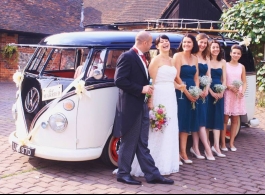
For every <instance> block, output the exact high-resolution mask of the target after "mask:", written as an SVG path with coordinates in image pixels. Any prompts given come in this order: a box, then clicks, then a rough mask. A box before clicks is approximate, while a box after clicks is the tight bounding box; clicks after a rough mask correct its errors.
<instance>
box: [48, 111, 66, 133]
mask: <svg viewBox="0 0 265 195" xmlns="http://www.w3.org/2000/svg"><path fill="white" fill-rule="evenodd" d="M48 122H49V125H50V127H51V128H52V130H54V131H55V132H57V133H61V132H63V131H65V129H66V127H67V125H68V121H67V119H66V117H65V116H64V115H63V114H61V113H57V114H53V115H52V116H50V118H49V121H48Z"/></svg>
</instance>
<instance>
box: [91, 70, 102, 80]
mask: <svg viewBox="0 0 265 195" xmlns="http://www.w3.org/2000/svg"><path fill="white" fill-rule="evenodd" d="M102 75H103V73H102V71H101V69H98V68H97V69H95V70H94V71H93V77H94V78H95V79H97V80H99V79H101V78H102Z"/></svg>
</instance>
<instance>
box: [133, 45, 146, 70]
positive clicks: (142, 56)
mask: <svg viewBox="0 0 265 195" xmlns="http://www.w3.org/2000/svg"><path fill="white" fill-rule="evenodd" d="M133 51H135V53H137V54H138V55H139V53H138V50H137V49H135V48H133ZM139 56H140V57H141V58H142V60H143V61H144V63H145V66H146V67H147V68H148V63H147V60H146V57H145V55H143V54H142V55H139Z"/></svg>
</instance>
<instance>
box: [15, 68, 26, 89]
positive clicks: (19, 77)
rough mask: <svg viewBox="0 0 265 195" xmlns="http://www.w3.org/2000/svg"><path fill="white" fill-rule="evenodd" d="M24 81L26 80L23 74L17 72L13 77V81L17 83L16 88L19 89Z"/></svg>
mask: <svg viewBox="0 0 265 195" xmlns="http://www.w3.org/2000/svg"><path fill="white" fill-rule="evenodd" d="M23 79H24V76H23V73H22V72H19V71H16V72H15V73H14V75H13V81H14V82H15V83H16V86H17V87H18V88H20V86H21V83H22V81H23Z"/></svg>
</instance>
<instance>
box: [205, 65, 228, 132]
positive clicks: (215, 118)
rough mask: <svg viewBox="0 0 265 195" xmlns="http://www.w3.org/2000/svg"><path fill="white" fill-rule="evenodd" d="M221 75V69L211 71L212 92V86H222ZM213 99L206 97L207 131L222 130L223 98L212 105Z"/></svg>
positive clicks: (212, 87)
mask: <svg viewBox="0 0 265 195" xmlns="http://www.w3.org/2000/svg"><path fill="white" fill-rule="evenodd" d="M222 74H223V70H222V68H217V69H213V68H212V69H211V76H212V84H211V89H212V90H213V91H215V90H214V85H216V84H222V81H221V77H222ZM214 101H215V98H214V97H212V96H211V95H209V96H208V110H207V124H206V128H207V129H216V130H223V129H224V98H222V99H219V100H218V101H217V103H216V104H214Z"/></svg>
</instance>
